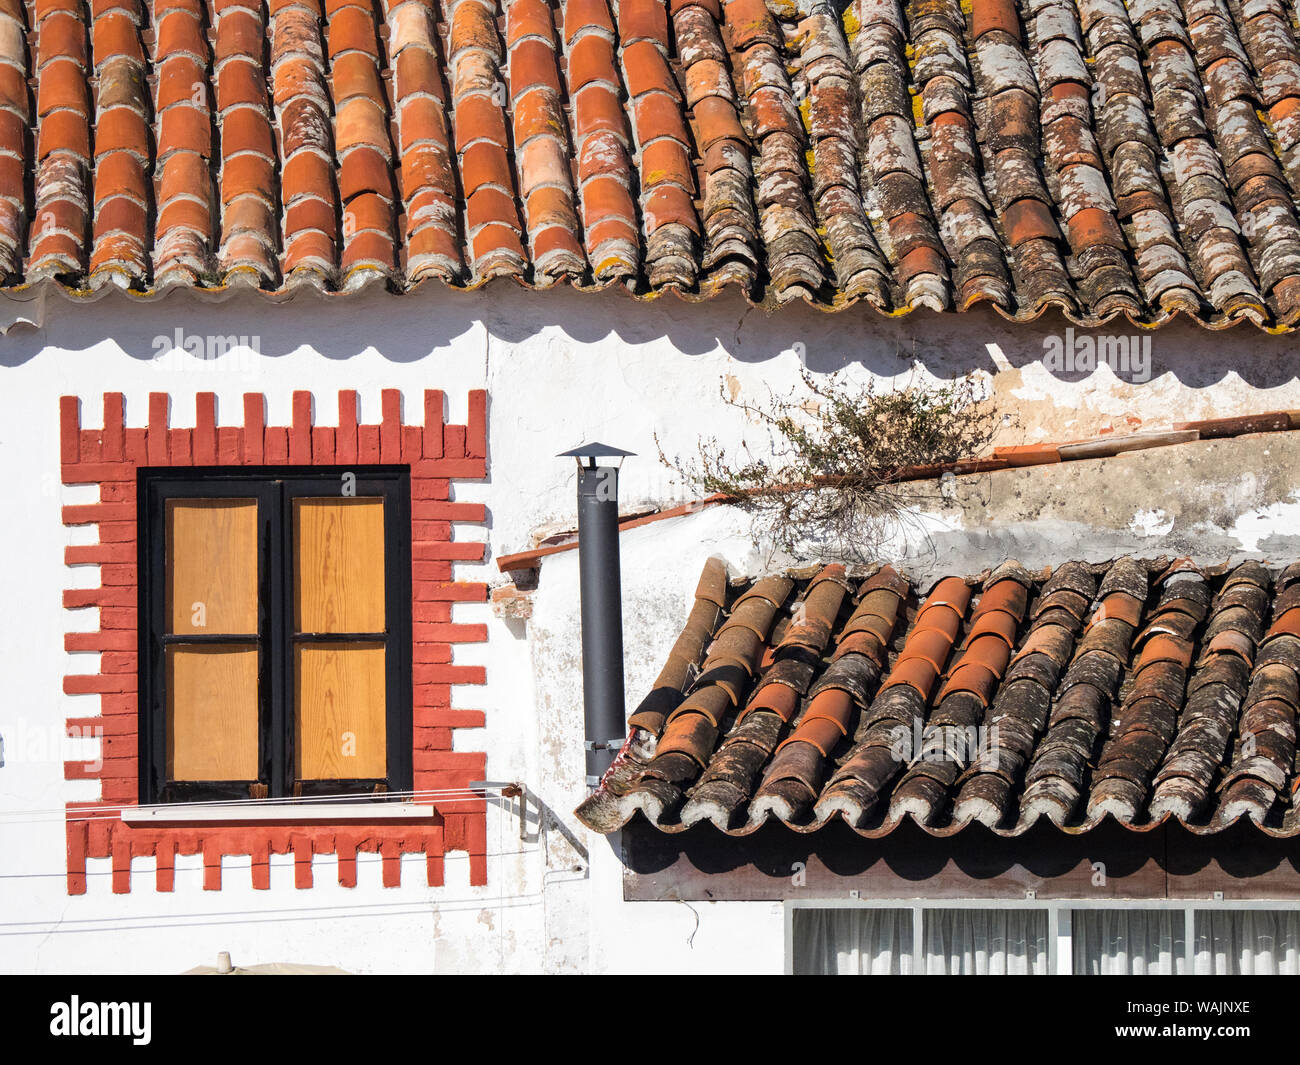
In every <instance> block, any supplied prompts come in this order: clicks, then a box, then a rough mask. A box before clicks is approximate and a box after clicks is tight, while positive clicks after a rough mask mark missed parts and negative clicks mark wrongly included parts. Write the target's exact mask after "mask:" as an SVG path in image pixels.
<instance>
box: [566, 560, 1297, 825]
mask: <svg viewBox="0 0 1300 1065" xmlns="http://www.w3.org/2000/svg"><path fill="white" fill-rule="evenodd" d="M1298 677H1300V563H1298V564H1295V565H1292V566H1289V567H1287V568H1286V569H1284V570H1282V571H1281V572H1277V571H1275V570H1270V569H1269V568H1267V567H1265V566H1264V565H1263V564H1261V563H1259V562H1244V563H1242V564H1241V565H1238V566H1236V567H1235V568H1232V569H1227V568H1226V567H1224V568H1219V569H1216V570H1204V569H1198V568H1197V567H1195V566H1193V565H1192V564H1190V563H1188V562H1186V561H1175V562H1172V563H1170V562H1169V560H1167V559H1162V560H1157V561H1155V562H1139V561H1135V560H1134V559H1131V558H1123V559H1120V560H1118V561H1117V562H1114V563H1106V564H1102V565H1087V564H1084V563H1081V562H1067V563H1065V564H1063V565H1061V566H1059V567H1057V568H1056V569H1055V570H1053V571H1050V572H1042V573H1030V572H1028V571H1027V570H1025V569H1024V568H1023V567H1022V566H1020V565H1019V564H1018V563H1016V562H1006V563H1003V564H1002V565H1000V566H999V567H998V568H997V569H995V570H993V571H992V572H986V573H984V574H982V575H980V576H979V577H976V578H961V577H945V578H943V579H942V580H940V581H938V582H937V583H936V584H934V585H933V586H932V587H929V588H918V587H915V586H913V585H912V583H911V582H910V581H909V580H908V579H906V578H905V577H904V576H902V575H901V574H899V573H898V572H896V571H895V570H893V569H892V568H890V567H889V566H885V567H883V568H881V569H879V570H878V571H876V572H875V573H873V574H871V575H870V576H868V577H866V578H865V579H864V578H862V577H861V576H858V575H852V574H849V573H846V571H845V569H844V567H842V566H837V565H831V566H827V567H825V568H823V569H820V570H817V571H810V572H804V573H790V574H786V575H778V576H770V577H764V578H762V579H759V580H755V581H729V580H728V577H727V572H726V567H725V565H724V564H723V563H722V562H721V561H720V560H718V559H711V560H710V561H709V563H708V564H707V565H706V567H705V570H704V574H703V576H702V578H701V580H700V583H699V587H698V589H697V591H696V595H695V601H694V606H693V608H692V609H691V612H690V616H689V618H688V620H687V623H686V627H685V629H684V630H683V631H682V634H681V636H680V637H679V638H678V640H677V642H676V644H675V645H674V647H673V649H672V652H671V654H670V655H669V658H668V661H667V663H666V664H665V665H664V668H663V671H662V672H661V673H660V675H659V677H658V680H657V681H656V682H655V686H654V688H653V690H652V691H651V692H650V694H649V695H647V696H646V698H645V699H644V700H643V701H642V702H641V704H640V706H639V707H638V708H637V710H636V711H635V713H634V714H633V715H632V717H631V719H630V726H631V732H630V735H629V737H628V740H627V742H626V744H625V745H624V747H623V749H622V751H621V752H620V754H619V756H618V758H617V759H616V761H615V763H614V765H613V766H612V767H611V769H610V771H609V772H608V773H607V774H606V776H605V778H604V780H603V781H602V782H601V785H600V787H599V788H598V789H597V790H596V791H595V792H594V793H593V794H592V796H591V797H589V798H588V799H587V800H586V801H585V802H584V803H583V804H582V805H581V806H579V808H578V811H577V813H578V816H579V817H580V818H581V819H582V821H583V822H584V823H586V824H587V825H588V826H589V827H591V828H594V829H596V830H597V831H603V832H609V831H613V830H615V829H617V828H619V827H621V826H622V825H623V824H625V823H627V822H628V821H629V820H631V819H632V818H633V817H635V816H636V815H637V814H638V813H640V814H641V815H642V816H644V817H645V818H648V819H649V820H650V821H651V822H652V823H654V824H656V825H657V826H658V827H659V828H660V829H662V830H663V831H666V832H677V831H683V830H685V829H687V828H689V827H690V826H691V825H694V824H697V823H701V822H712V823H713V824H714V825H716V826H717V827H718V828H720V829H722V830H724V831H726V832H727V833H728V834H730V835H745V834H747V833H749V832H751V831H754V830H756V829H757V828H758V827H760V826H761V825H762V824H763V823H764V822H765V821H767V820H768V819H770V818H776V819H778V820H780V821H782V822H784V823H785V824H787V825H788V826H790V827H792V828H794V829H796V830H798V831H802V832H811V831H815V830H816V829H818V828H820V827H821V826H822V825H823V824H826V823H827V822H828V821H832V820H838V819H843V820H845V821H847V822H848V823H849V824H850V825H851V826H853V827H854V828H855V829H856V830H857V831H859V832H860V833H861V834H862V835H864V836H869V837H875V836H880V835H883V834H885V833H887V832H889V831H890V830H891V829H892V828H893V827H894V826H895V825H897V824H899V823H900V822H901V821H902V820H904V819H906V818H911V819H913V820H914V821H916V822H917V823H919V824H920V825H921V826H923V827H924V828H925V829H926V830H927V831H929V832H930V833H932V834H934V835H948V834H951V833H954V832H957V831H959V830H960V829H962V828H963V827H965V826H966V825H968V824H970V823H972V822H980V823H982V824H984V825H986V826H988V827H989V828H990V829H992V830H993V831H995V832H997V833H999V834H1001V835H1008V836H1012V835H1019V834H1020V833H1022V832H1024V831H1026V830H1027V829H1028V828H1029V827H1030V826H1031V825H1033V824H1034V823H1035V822H1036V821H1038V820H1039V819H1042V818H1046V819H1048V820H1049V821H1050V822H1052V823H1055V824H1056V825H1058V826H1060V827H1061V828H1063V829H1065V830H1067V831H1071V832H1083V831H1087V830H1088V829H1089V828H1091V827H1093V826H1094V825H1096V824H1097V823H1098V822H1100V821H1101V820H1103V819H1104V818H1106V817H1111V818H1114V819H1116V820H1117V821H1119V822H1121V823H1122V824H1125V825H1127V826H1129V827H1131V828H1133V829H1139V830H1140V829H1147V828H1152V827H1155V826H1156V825H1158V824H1160V823H1161V822H1163V821H1164V820H1166V819H1168V818H1170V817H1173V818H1176V819H1177V820H1178V821H1180V822H1182V823H1183V824H1185V825H1187V826H1188V827H1189V828H1190V829H1191V830H1192V831H1194V832H1197V833H1210V832H1215V831H1219V830H1221V829H1223V828H1225V827H1227V826H1228V825H1229V824H1231V823H1233V822H1235V821H1237V820H1239V819H1241V818H1248V819H1249V820H1250V821H1252V822H1255V823H1256V824H1258V825H1260V826H1261V828H1262V829H1263V830H1264V831H1266V832H1268V833H1270V834H1272V835H1277V836H1293V835H1297V834H1300V814H1298V813H1297V809H1296V807H1295V806H1294V805H1292V803H1291V795H1292V793H1293V792H1294V791H1295V790H1296V787H1297V784H1298V783H1300V774H1298V773H1297V765H1296V715H1297V709H1298V708H1300V681H1298Z"/></svg>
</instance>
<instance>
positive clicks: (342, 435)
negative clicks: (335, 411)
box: [334, 391, 357, 464]
mask: <svg viewBox="0 0 1300 1065" xmlns="http://www.w3.org/2000/svg"><path fill="white" fill-rule="evenodd" d="M334 449H335V454H334V458H335V461H336V462H338V463H340V464H346V463H349V462H356V461H357V394H356V393H355V392H353V391H343V392H340V393H339V427H338V430H337V432H336V433H335V438H334Z"/></svg>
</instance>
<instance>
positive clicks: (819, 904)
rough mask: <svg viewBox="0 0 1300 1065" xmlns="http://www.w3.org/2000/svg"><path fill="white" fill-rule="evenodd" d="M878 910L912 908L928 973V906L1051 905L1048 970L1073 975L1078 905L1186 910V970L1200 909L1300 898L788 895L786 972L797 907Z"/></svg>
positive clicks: (1280, 905)
mask: <svg viewBox="0 0 1300 1065" xmlns="http://www.w3.org/2000/svg"><path fill="white" fill-rule="evenodd" d="M841 909H879V910H910V911H911V914H912V971H913V972H914V973H923V972H924V971H925V969H924V961H925V957H924V950H925V948H924V935H923V924H924V920H925V916H924V915H925V911H926V910H1046V911H1047V972H1048V974H1049V975H1052V976H1070V975H1071V974H1072V973H1073V970H1074V937H1073V929H1072V925H1073V919H1074V918H1073V912H1074V911H1075V910H1181V911H1183V920H1184V925H1183V953H1184V961H1185V962H1186V967H1187V972H1188V973H1189V974H1190V973H1192V972H1193V971H1194V970H1195V961H1196V914H1197V912H1199V911H1206V912H1213V911H1216V910H1217V911H1223V910H1300V899H1224V898H1222V897H1221V896H1220V894H1219V893H1218V892H1215V897H1214V898H1213V899H1208V900H1207V899H1125V898H1113V899H1083V898H1080V899H1056V898H1054V899H1050V900H1046V899H1037V898H1035V897H1034V894H1033V893H1032V892H1030V893H1028V894H1026V895H1025V897H1024V898H1021V899H924V898H921V899H918V898H905V899H889V898H872V899H864V898H861V897H859V896H858V893H857V892H850V894H849V897H847V898H844V897H842V896H841V897H837V898H829V899H786V900H785V904H784V910H785V973H786V975H787V976H792V975H794V913H795V911H796V910H841Z"/></svg>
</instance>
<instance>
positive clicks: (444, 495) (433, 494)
mask: <svg viewBox="0 0 1300 1065" xmlns="http://www.w3.org/2000/svg"><path fill="white" fill-rule="evenodd" d="M450 498H451V482H450V481H448V480H446V479H445V478H442V477H412V478H411V499H412V500H416V499H418V500H420V501H421V502H422V503H426V504H427V503H430V502H438V503H445V501H446V500H448V499H450ZM464 505H465V506H473V504H472V503H466V504H464Z"/></svg>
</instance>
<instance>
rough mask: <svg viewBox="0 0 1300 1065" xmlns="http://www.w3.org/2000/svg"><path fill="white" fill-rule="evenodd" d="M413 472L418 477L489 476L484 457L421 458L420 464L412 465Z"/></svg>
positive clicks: (465, 478)
mask: <svg viewBox="0 0 1300 1065" xmlns="http://www.w3.org/2000/svg"><path fill="white" fill-rule="evenodd" d="M411 473H412V474H413V475H414V476H418V477H447V478H450V479H452V480H469V481H474V480H479V479H481V478H483V477H486V476H487V463H486V462H485V461H484V460H483V459H465V458H441V459H421V460H420V462H419V464H418V466H412V467H411Z"/></svg>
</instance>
